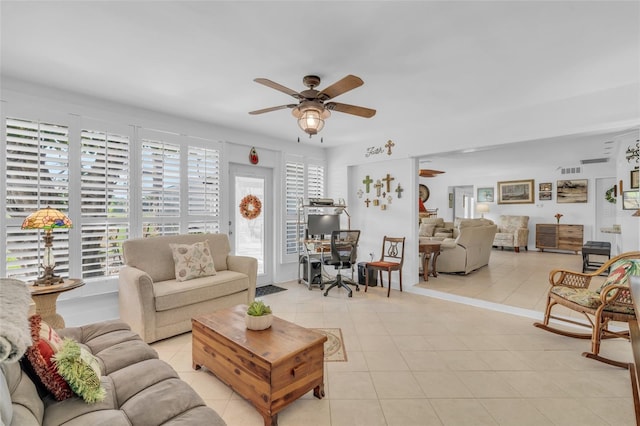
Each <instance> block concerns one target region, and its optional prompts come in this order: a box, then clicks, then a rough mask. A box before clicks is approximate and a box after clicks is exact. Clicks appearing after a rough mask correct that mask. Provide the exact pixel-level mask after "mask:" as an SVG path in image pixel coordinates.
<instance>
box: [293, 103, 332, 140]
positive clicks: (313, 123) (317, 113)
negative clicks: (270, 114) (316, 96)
mask: <svg viewBox="0 0 640 426" xmlns="http://www.w3.org/2000/svg"><path fill="white" fill-rule="evenodd" d="M291 113H292V114H293V116H294V117H296V118H297V119H298V126H300V128H301V129H302V130H303V131H304V132H305V133H307V134H309V135H310V136H313V135H316V134H318V132H319V131H320V130H322V128H323V127H324V121H325V120H326V119H327V118H329V117H330V116H331V113H330V112H329V111H328V110H326V109H324V108H323V107H322V106H321V105H313V104H311V105H309V104H306V105H305V103H304V102H303V103H302V104H301V105H300V106H298V107H296V108H294V109H293V110H292V111H291Z"/></svg>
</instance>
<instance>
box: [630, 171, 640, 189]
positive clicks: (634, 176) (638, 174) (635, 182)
mask: <svg viewBox="0 0 640 426" xmlns="http://www.w3.org/2000/svg"><path fill="white" fill-rule="evenodd" d="M639 177H640V170H631V188H638V187H640V185H639V182H638V178H639Z"/></svg>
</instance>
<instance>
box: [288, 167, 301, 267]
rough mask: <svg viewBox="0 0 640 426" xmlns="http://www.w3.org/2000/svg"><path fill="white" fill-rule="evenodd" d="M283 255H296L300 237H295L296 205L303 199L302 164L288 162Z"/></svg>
mask: <svg viewBox="0 0 640 426" xmlns="http://www.w3.org/2000/svg"><path fill="white" fill-rule="evenodd" d="M284 191H285V210H286V219H285V253H284V254H285V255H294V254H297V253H298V244H300V243H299V241H300V236H301V235H297V236H296V230H297V229H298V227H297V222H298V203H299V200H300V199H301V198H303V197H304V163H303V162H301V161H300V162H297V161H288V162H287V163H286V165H285V189H284Z"/></svg>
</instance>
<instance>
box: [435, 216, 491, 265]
mask: <svg viewBox="0 0 640 426" xmlns="http://www.w3.org/2000/svg"><path fill="white" fill-rule="evenodd" d="M496 231H497V226H496V225H495V224H494V223H493V222H492V221H491V220H489V219H456V222H455V230H454V235H455V236H456V238H446V239H444V240H443V241H442V246H441V252H440V256H438V260H437V262H436V270H437V271H438V272H461V273H463V274H465V275H466V274H468V273H470V272H472V271H475V270H476V269H478V268H481V267H483V266H485V265H487V264H488V263H489V257H490V256H491V247H492V243H493V238H494V236H495V234H496Z"/></svg>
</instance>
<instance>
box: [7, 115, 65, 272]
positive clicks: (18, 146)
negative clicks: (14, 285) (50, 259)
mask: <svg viewBox="0 0 640 426" xmlns="http://www.w3.org/2000/svg"><path fill="white" fill-rule="evenodd" d="M5 126H6V127H5V129H6V134H7V137H6V161H7V163H6V167H7V177H6V188H7V189H6V216H5V218H4V219H5V223H6V225H7V227H6V238H7V247H6V269H7V270H6V276H9V277H14V278H19V279H32V278H35V277H37V276H38V275H39V274H40V271H39V265H40V260H41V259H42V252H43V250H44V243H43V241H42V238H41V235H40V234H41V233H42V231H35V230H22V229H20V226H21V224H22V221H23V220H24V218H25V217H27V216H28V215H29V214H31V213H33V212H35V211H37V210H39V209H41V208H44V207H47V206H50V207H52V208H54V209H58V210H61V211H62V212H64V213H67V212H68V210H69V208H68V206H69V130H68V127H67V126H63V125H59V124H53V123H45V122H40V121H37V120H26V119H17V118H8V117H7V119H6V124H5ZM53 232H54V233H55V235H54V244H53V253H54V258H55V259H56V261H57V263H58V265H59V266H58V267H57V268H56V272H57V273H61V274H62V275H66V273H67V272H68V265H69V233H68V232H66V230H65V231H64V232H56V231H53Z"/></svg>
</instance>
